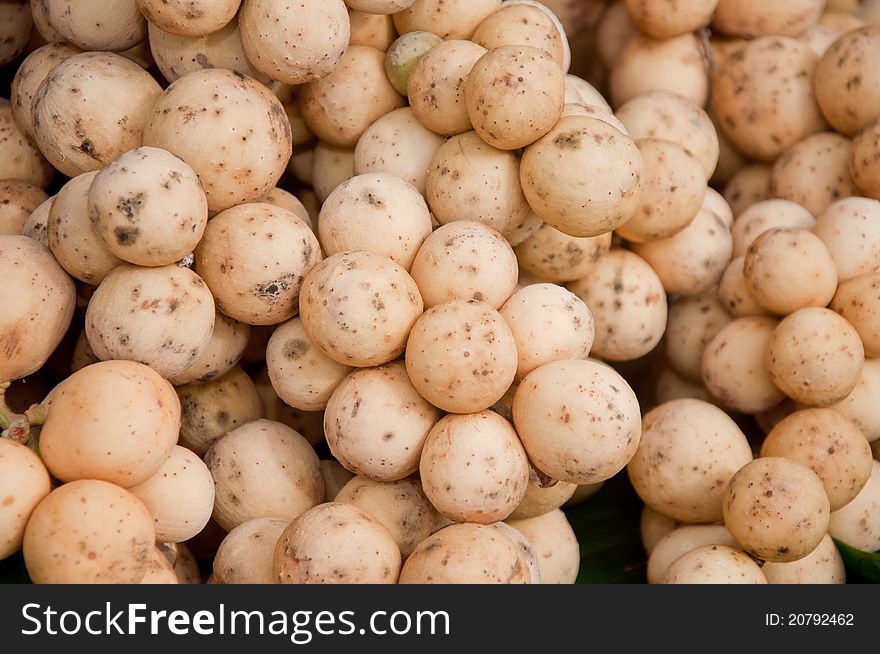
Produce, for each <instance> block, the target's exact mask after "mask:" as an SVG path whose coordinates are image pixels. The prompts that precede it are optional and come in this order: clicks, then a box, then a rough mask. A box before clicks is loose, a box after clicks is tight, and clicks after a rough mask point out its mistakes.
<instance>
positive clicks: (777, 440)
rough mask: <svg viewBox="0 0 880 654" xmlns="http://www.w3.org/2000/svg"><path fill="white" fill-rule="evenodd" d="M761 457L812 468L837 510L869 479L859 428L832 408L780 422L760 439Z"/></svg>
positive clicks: (865, 445)
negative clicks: (781, 458) (761, 442)
mask: <svg viewBox="0 0 880 654" xmlns="http://www.w3.org/2000/svg"><path fill="white" fill-rule="evenodd" d="M761 456H765V457H766V456H781V457H784V458H787V459H791V460H792V461H796V462H798V463H801V464H803V465H805V466H807V467H808V468H810V469H812V470H813V472H815V473H816V474H817V475H819V479H821V480H822V484H823V485H824V486H825V493H826V494H827V495H828V501H829V502H830V504H831V510H832V511H837V510H838V509H840V508H842V507H843V506H845V505H846V504H848V503H849V502H851V501H852V500H853V499H854V498H855V497H856V495H858V494H859V491H861V490H862V488H863V487H864V486H865V484H866V483H867V481H868V479H869V478H870V476H871V447H870V445H869V444H868V441H867V440H866V439H865V436H864V435H863V434H862V432H861V431H860V430H859V428H858V427H857V426H856V425H855V424H854V423H853V422H852V421H850V420H849V419H848V418H845V417H844V416H843V415H841V414H840V413H838V412H837V411H834V410H832V409H803V410H801V411H795V412H794V413H792V414H791V415H790V416H788V417H786V418H784V419H783V420H781V421H780V422H779V423H778V424H777V425H776V426H775V427H773V429H772V430H770V433H769V434H767V438H765V439H764V443H763V444H762V445H761Z"/></svg>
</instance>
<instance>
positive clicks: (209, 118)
mask: <svg viewBox="0 0 880 654" xmlns="http://www.w3.org/2000/svg"><path fill="white" fill-rule="evenodd" d="M68 61H70V60H68ZM242 125H243V126H246V127H245V128H243V131H242V130H240V129H239V127H240V126H242ZM207 143H210V144H211V147H205V144H207ZM143 144H144V145H149V146H153V147H157V148H162V149H164V150H168V151H169V152H171V153H172V154H176V155H177V156H178V157H180V158H181V159H183V160H184V161H185V162H186V163H188V164H189V165H190V166H192V168H193V170H195V171H196V174H197V175H198V176H199V180H200V181H201V183H202V186H203V187H204V189H205V195H206V196H207V198H208V208H209V209H210V210H211V211H222V210H224V209H228V208H229V207H232V206H234V205H237V204H241V203H243V202H252V201H254V200H256V199H257V198H260V197H261V196H263V195H264V194H265V193H266V192H268V191H269V190H270V189H272V188H273V187H274V186H275V184H276V183H277V181H278V179H279V178H280V177H281V174H282V173H283V172H284V170H285V168H286V167H287V162H288V160H289V159H290V155H291V152H292V149H293V147H292V145H291V132H290V122H289V121H288V119H287V114H286V113H285V111H284V107H283V106H282V104H281V102H280V101H279V100H278V98H277V97H275V94H273V93H272V92H271V91H270V90H268V89H267V88H266V87H264V86H263V85H262V84H260V83H258V82H256V81H254V80H252V79H250V78H248V77H245V76H244V75H242V74H241V73H238V72H234V71H231V70H223V69H220V68H213V69H206V70H198V71H195V72H192V73H190V74H188V75H185V76H184V77H181V78H180V79H179V80H177V81H176V82H174V83H172V84H171V85H170V86H169V87H168V88H167V89H165V91H164V92H163V93H162V95H161V96H159V97H158V99H156V101H155V104H153V105H152V110H151V111H150V113H149V116H147V119H146V125H145V126H144V132H143Z"/></svg>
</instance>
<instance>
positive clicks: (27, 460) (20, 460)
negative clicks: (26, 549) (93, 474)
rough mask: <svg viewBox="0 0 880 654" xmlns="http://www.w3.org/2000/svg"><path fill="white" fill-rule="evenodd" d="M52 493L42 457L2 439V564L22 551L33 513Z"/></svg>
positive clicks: (0, 544)
mask: <svg viewBox="0 0 880 654" xmlns="http://www.w3.org/2000/svg"><path fill="white" fill-rule="evenodd" d="M50 490H51V486H50V480H49V473H48V472H47V471H46V466H44V465H43V463H42V461H40V457H38V456H37V455H36V454H35V453H34V451H33V450H32V449H30V448H29V447H26V446H25V445H21V444H19V443H16V442H15V441H12V440H10V439H8V438H4V439H0V496H2V497H3V503H2V504H0V534H2V535H0V561H2V560H3V559H5V558H6V557H8V556H12V555H13V554H15V553H16V552H17V551H18V550H20V549H21V542H22V539H23V538H24V530H25V526H26V525H27V522H28V520H29V519H30V516H31V513H32V512H33V510H34V508H35V507H36V506H37V504H39V503H40V501H41V500H42V499H43V498H44V497H46V495H48V494H49V491H50Z"/></svg>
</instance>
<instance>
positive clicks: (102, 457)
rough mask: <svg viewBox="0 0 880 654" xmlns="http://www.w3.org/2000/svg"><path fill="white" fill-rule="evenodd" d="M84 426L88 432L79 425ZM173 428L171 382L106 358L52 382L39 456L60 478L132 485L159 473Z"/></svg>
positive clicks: (176, 420)
mask: <svg viewBox="0 0 880 654" xmlns="http://www.w3.org/2000/svg"><path fill="white" fill-rule="evenodd" d="M84 424H88V425H89V429H88V430H83V429H80V428H79V427H77V425H84ZM120 426H125V427H127V428H125V427H123V428H120ZM179 431H180V402H179V401H178V399H177V395H176V394H175V393H174V389H173V387H172V386H171V384H169V383H168V382H167V381H165V380H164V379H162V377H160V376H159V374H158V373H156V372H155V371H154V370H152V369H151V368H149V367H148V366H145V365H143V364H140V363H135V362H133V361H104V362H101V363H95V364H92V365H90V366H86V367H85V368H83V369H82V370H79V371H78V372H76V373H74V374H73V375H71V376H70V377H68V378H67V379H66V380H65V381H63V382H62V383H61V384H59V385H58V386H57V387H56V388H55V390H54V391H53V393H52V402H51V405H50V407H49V409H48V411H47V412H46V420H45V423H44V424H43V430H42V432H41V433H40V456H41V457H42V459H43V462H44V463H45V464H46V467H47V468H48V469H49V471H50V472H51V473H52V475H53V476H55V477H56V478H58V479H61V480H62V481H65V482H67V481H75V480H77V479H103V480H105V481H108V482H111V483H114V484H117V485H119V486H123V487H128V486H134V485H135V484H139V483H141V482H144V481H146V480H147V479H149V478H150V477H151V476H153V475H154V474H155V473H156V472H158V470H159V468H160V467H161V466H162V464H163V463H164V462H165V460H166V459H167V458H168V455H169V454H170V453H171V450H172V449H173V448H174V445H175V444H176V443H177V436H178V432H179Z"/></svg>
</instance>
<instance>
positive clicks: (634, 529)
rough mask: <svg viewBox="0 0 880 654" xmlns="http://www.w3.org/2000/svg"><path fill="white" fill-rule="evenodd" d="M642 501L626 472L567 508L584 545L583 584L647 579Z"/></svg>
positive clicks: (579, 540)
mask: <svg viewBox="0 0 880 654" xmlns="http://www.w3.org/2000/svg"><path fill="white" fill-rule="evenodd" d="M641 511H642V503H641V501H640V500H639V498H638V496H637V495H636V493H635V491H634V490H633V488H632V486H631V485H630V483H629V479H628V478H627V476H626V473H625V472H623V473H621V474H618V475H617V476H615V477H613V478H611V479H609V480H608V481H607V482H605V486H604V487H603V488H602V490H600V491H599V492H598V493H596V495H594V496H593V497H591V498H590V499H588V500H587V501H586V502H584V503H583V504H580V505H578V506H574V507H571V508H569V509H566V516H567V517H568V520H569V522H570V523H571V526H572V529H574V532H575V534H576V535H577V539H578V542H579V543H580V547H581V567H580V572H579V573H578V579H577V583H579V584H639V583H645V582H646V580H647V577H646V571H647V565H648V557H647V555H646V554H645V550H644V548H643V547H642V538H641V534H640V532H639V519H640V516H641Z"/></svg>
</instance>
